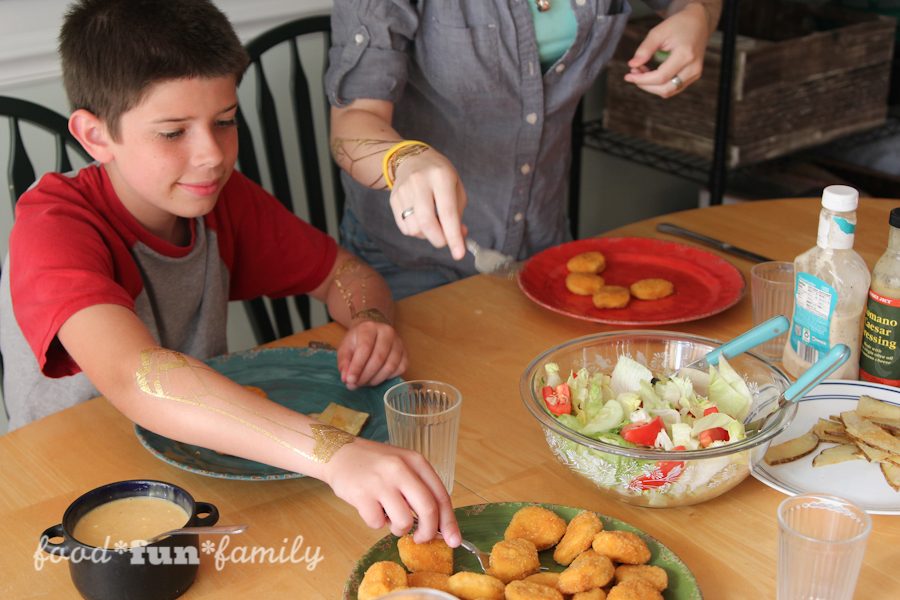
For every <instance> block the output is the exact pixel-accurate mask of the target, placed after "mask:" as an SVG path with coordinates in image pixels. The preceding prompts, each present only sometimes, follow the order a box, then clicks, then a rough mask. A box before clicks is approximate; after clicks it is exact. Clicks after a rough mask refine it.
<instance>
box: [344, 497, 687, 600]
mask: <svg viewBox="0 0 900 600" xmlns="http://www.w3.org/2000/svg"><path fill="white" fill-rule="evenodd" d="M523 506H543V507H544V508H547V509H550V510H552V511H553V512H555V513H556V514H558V515H559V516H561V517H562V518H564V519H565V520H566V522H568V521H571V520H572V517H574V516H575V515H577V514H578V513H580V512H582V511H583V510H584V509H583V508H573V507H571V506H561V505H559V504H536V503H529V502H493V503H491V504H475V505H473V506H461V507H459V508H457V509H456V510H455V512H456V518H457V520H458V521H459V528H460V530H461V531H462V534H463V537H464V538H466V539H467V540H469V541H470V542H472V543H473V544H475V545H476V546H478V547H479V548H481V549H482V550H483V551H485V552H490V551H491V548H492V547H493V545H494V544H495V543H497V542H499V541H500V540H502V539H503V532H504V531H506V526H507V525H509V522H510V520H511V519H512V516H513V515H514V514H515V513H516V511H517V510H519V509H520V508H522V507H523ZM598 516H599V517H600V520H601V521H603V527H604V529H607V530H617V529H619V530H624V531H631V532H632V533H636V534H637V535H639V536H641V538H642V539H643V540H644V541H645V542H646V543H647V546H648V547H649V548H650V563H649V564H651V565H656V566H658V567H662V568H663V569H665V570H666V573H668V575H669V587H668V588H667V589H666V591H664V592H663V598H665V599H666V600H700V599H702V598H703V594H701V593H700V588H699V587H698V586H697V580H696V579H695V578H694V575H693V573H691V570H690V569H688V567H687V565H686V564H684V563H683V562H681V559H679V558H678V557H677V556H675V553H674V552H672V551H671V550H669V549H668V548H667V547H665V546H664V545H663V544H661V543H660V542H659V541H657V540H656V539H655V538H653V537H651V536H649V535H647V534H646V533H644V532H643V531H641V530H640V529H637V528H636V527H632V526H631V525H629V524H628V523H625V522H623V521H620V520H618V519H614V518H612V517H607V516H605V515H598ZM540 558H541V564H542V565H544V566H545V567H547V568H549V569H550V570H551V571H562V570H563V567H562V566H561V565H558V564H556V562H554V560H553V549H552V548H551V549H549V550H544V551H543V552H541V553H540ZM380 560H392V561H395V562H398V563H400V554H399V552H398V551H397V538H396V537H395V536H393V535H387V536H385V537H383V538H381V539H380V540H378V541H377V542H375V544H374V545H373V546H372V547H371V548H369V550H368V551H367V552H366V553H365V555H363V557H362V558H361V559H360V560H359V562H357V563H356V566H355V567H353V572H352V573H351V574H350V578H349V579H348V580H347V583H346V584H345V585H344V596H343V598H344V600H357V597H356V590H357V588H359V583H360V582H361V581H362V578H363V575H364V574H365V572H366V569H368V568H369V567H370V566H371V565H372V564H373V563H376V562H378V561H380ZM400 564H402V563H400ZM453 567H454V572H456V571H474V572H476V573H480V572H481V568H480V567H479V566H478V561H477V560H476V559H475V557H474V556H472V555H471V554H470V553H468V552H466V551H465V550H463V549H462V548H456V549H455V550H454V551H453Z"/></svg>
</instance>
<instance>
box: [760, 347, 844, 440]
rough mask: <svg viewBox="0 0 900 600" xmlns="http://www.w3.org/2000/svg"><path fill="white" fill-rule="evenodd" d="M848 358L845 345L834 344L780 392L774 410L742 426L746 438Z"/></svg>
mask: <svg viewBox="0 0 900 600" xmlns="http://www.w3.org/2000/svg"><path fill="white" fill-rule="evenodd" d="M848 358H850V348H848V347H847V346H846V345H845V344H835V345H834V346H833V347H832V348H831V350H829V351H828V352H827V353H826V354H825V355H824V356H822V357H821V358H819V360H817V361H816V362H815V364H813V365H812V366H811V367H810V368H808V369H807V370H806V372H805V373H804V374H803V375H801V376H800V377H798V378H797V381H795V382H794V383H793V384H791V385H790V386H789V387H788V388H787V389H786V390H784V391H783V392H781V394H780V395H779V396H778V402H777V404H776V405H775V408H773V409H772V410H771V411H769V412H767V413H766V414H765V415H763V416H761V417H759V418H756V419H754V420H753V421H751V422H749V423H745V424H744V431H745V432H746V434H747V436H748V437H749V436H750V435H752V434H754V433H759V431H760V430H761V429H762V427H763V425H765V422H766V421H767V420H768V419H769V417H771V416H772V415H774V414H775V413H777V412H778V411H780V410H782V409H784V407H785V406H786V405H787V404H788V403H789V402H797V401H798V400H799V399H800V398H802V397H803V396H805V395H806V394H807V393H808V392H809V391H810V390H811V389H812V388H814V387H815V386H817V385H819V383H821V381H822V380H823V379H825V378H826V377H828V376H829V375H831V374H832V373H834V372H835V371H836V370H837V369H838V367H840V366H841V365H842V364H844V363H845V362H847V359H848Z"/></svg>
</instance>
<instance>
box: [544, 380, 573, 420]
mask: <svg viewBox="0 0 900 600" xmlns="http://www.w3.org/2000/svg"><path fill="white" fill-rule="evenodd" d="M541 395H542V396H543V397H544V404H545V405H546V406H547V410H549V411H550V412H551V413H553V414H554V415H568V414H570V413H571V412H572V390H570V389H569V384H568V383H561V384H559V385H558V386H556V388H554V387H553V386H549V385H545V386H544V387H543V388H542V389H541Z"/></svg>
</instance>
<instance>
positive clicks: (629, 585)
mask: <svg viewBox="0 0 900 600" xmlns="http://www.w3.org/2000/svg"><path fill="white" fill-rule="evenodd" d="M606 600H663V596H662V594H660V593H659V590H657V589H656V588H655V587H653V584H652V583H650V582H649V581H646V580H644V579H628V580H626V581H623V582H621V583H617V584H616V585H615V586H613V588H612V589H611V590H609V594H607V595H606Z"/></svg>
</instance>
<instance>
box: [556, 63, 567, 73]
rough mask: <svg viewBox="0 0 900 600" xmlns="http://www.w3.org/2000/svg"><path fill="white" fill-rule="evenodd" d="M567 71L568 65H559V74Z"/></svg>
mask: <svg viewBox="0 0 900 600" xmlns="http://www.w3.org/2000/svg"><path fill="white" fill-rule="evenodd" d="M565 70H566V65H564V64H563V63H559V64H558V65H556V72H557V73H562V72H563V71H565Z"/></svg>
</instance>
